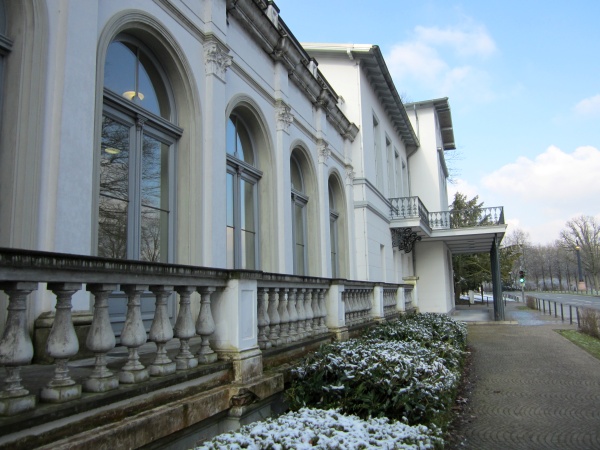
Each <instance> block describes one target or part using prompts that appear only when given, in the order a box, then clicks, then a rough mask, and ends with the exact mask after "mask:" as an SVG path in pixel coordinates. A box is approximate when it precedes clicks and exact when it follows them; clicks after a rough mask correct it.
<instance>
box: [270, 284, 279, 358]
mask: <svg viewBox="0 0 600 450" xmlns="http://www.w3.org/2000/svg"><path fill="white" fill-rule="evenodd" d="M278 291H279V289H277V288H271V289H269V300H268V301H269V307H268V308H267V313H268V314H269V321H270V324H269V341H270V342H271V345H272V346H273V347H276V346H278V345H279V344H280V343H281V342H280V339H279V330H280V327H279V324H280V323H281V318H280V317H279V311H278V309H277V308H278V303H277V302H278V300H277V297H278V296H277V293H278Z"/></svg>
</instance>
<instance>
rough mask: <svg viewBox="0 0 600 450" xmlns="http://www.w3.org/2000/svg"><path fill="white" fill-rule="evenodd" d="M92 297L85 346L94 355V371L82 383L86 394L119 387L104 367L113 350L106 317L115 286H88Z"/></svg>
mask: <svg viewBox="0 0 600 450" xmlns="http://www.w3.org/2000/svg"><path fill="white" fill-rule="evenodd" d="M86 289H87V290H88V291H90V292H91V293H92V294H93V295H94V317H93V319H92V326H91V328H90V331H89V333H88V336H87V339H86V341H85V342H86V346H87V348H88V349H89V350H91V351H92V352H94V354H95V355H96V362H95V364H94V370H93V371H92V373H91V375H90V376H89V377H88V378H87V379H86V380H85V381H84V382H83V389H84V390H85V391H87V392H107V391H111V390H113V389H116V388H117V387H119V379H118V378H117V376H116V375H115V374H114V373H113V372H111V371H110V370H108V368H107V367H106V354H107V353H108V352H109V351H111V350H112V349H113V348H115V344H116V339H115V333H114V331H113V329H112V326H111V325H110V318H109V315H108V297H109V295H110V294H111V293H112V292H114V291H116V290H117V285H116V284H88V285H87V288H86Z"/></svg>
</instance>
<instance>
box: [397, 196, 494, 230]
mask: <svg viewBox="0 0 600 450" xmlns="http://www.w3.org/2000/svg"><path fill="white" fill-rule="evenodd" d="M389 201H390V204H391V208H390V217H391V219H392V220H394V219H420V220H421V222H422V223H423V224H424V225H426V226H428V227H429V228H431V229H433V230H448V229H453V228H471V227H485V226H494V225H502V224H504V207H502V206H492V207H486V208H472V209H468V210H455V211H436V212H429V211H428V210H427V208H426V207H425V205H423V202H422V201H421V200H420V199H419V197H399V198H391V199H389Z"/></svg>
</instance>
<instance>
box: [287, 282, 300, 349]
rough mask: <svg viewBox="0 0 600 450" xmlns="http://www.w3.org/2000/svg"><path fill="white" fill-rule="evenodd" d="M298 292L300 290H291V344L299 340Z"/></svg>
mask: <svg viewBox="0 0 600 450" xmlns="http://www.w3.org/2000/svg"><path fill="white" fill-rule="evenodd" d="M296 292H298V289H290V295H289V296H288V314H289V316H290V331H289V333H290V342H295V341H297V340H298V311H297V310H296Z"/></svg>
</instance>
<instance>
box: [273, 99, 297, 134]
mask: <svg viewBox="0 0 600 450" xmlns="http://www.w3.org/2000/svg"><path fill="white" fill-rule="evenodd" d="M291 111H292V110H291V108H290V107H289V106H288V105H286V104H285V103H283V102H282V101H281V100H278V101H277V105H276V106H275V118H276V119H277V131H285V132H286V133H288V132H289V129H290V125H291V124H292V122H293V121H294V115H293V114H292V113H291Z"/></svg>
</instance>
